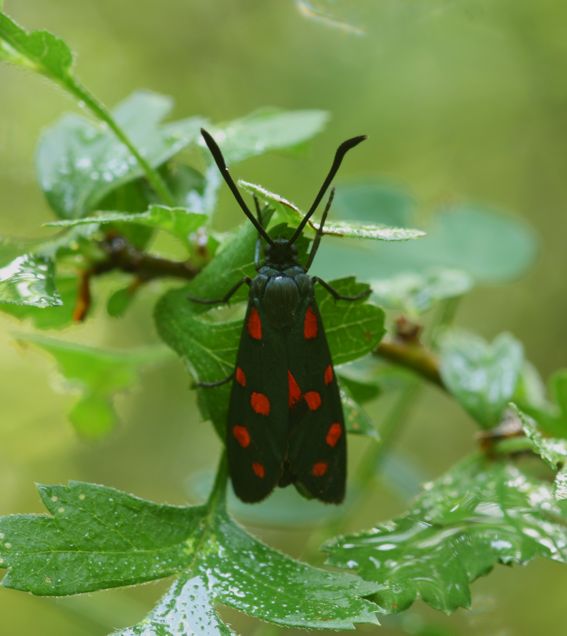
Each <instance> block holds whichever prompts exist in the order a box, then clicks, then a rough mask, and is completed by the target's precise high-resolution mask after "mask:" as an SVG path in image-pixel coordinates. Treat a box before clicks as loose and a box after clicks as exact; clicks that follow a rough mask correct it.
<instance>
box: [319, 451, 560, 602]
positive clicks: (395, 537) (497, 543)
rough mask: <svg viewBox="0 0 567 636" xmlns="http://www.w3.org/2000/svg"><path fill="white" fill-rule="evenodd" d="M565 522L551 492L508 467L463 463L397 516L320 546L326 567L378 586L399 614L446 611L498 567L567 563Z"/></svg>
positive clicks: (380, 597)
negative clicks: (419, 603) (427, 608)
mask: <svg viewBox="0 0 567 636" xmlns="http://www.w3.org/2000/svg"><path fill="white" fill-rule="evenodd" d="M566 521H567V517H566V516H565V513H562V511H561V509H560V508H559V507H558V506H557V503H556V502H555V501H554V498H553V494H552V491H551V488H550V487H549V485H548V484H546V483H545V482H542V481H539V480H537V479H534V478H532V477H530V476H529V475H528V474H526V473H524V472H522V471H521V470H520V469H519V468H517V467H516V466H514V465H513V464H509V463H507V462H501V461H494V462H492V461H490V460H487V459H484V458H481V457H472V458H469V459H466V460H464V461H463V462H461V463H460V464H458V465H457V466H455V467H454V468H453V469H452V470H450V471H449V472H448V473H447V474H446V475H444V476H443V477H440V478H439V479H437V480H436V481H435V482H433V483H431V484H427V485H426V488H425V490H424V492H423V493H422V494H421V495H420V496H419V497H418V498H417V500H416V501H415V502H414V503H413V505H412V507H411V509H410V510H408V512H407V513H405V514H404V515H403V516H401V517H399V518H397V519H394V520H392V521H388V522H386V523H382V524H379V525H377V526H376V527H374V528H372V529H371V530H368V531H365V532H360V533H356V534H352V535H346V536H343V537H339V538H337V539H335V540H333V541H332V542H330V543H329V544H327V545H326V546H325V551H326V552H327V553H328V555H329V558H328V562H329V563H330V564H331V565H334V566H338V567H343V568H349V569H352V570H356V571H357V572H358V573H359V574H360V575H361V576H362V577H363V578H364V579H366V580H367V581H374V582H376V583H377V584H378V585H379V590H378V592H377V594H376V596H375V600H376V602H377V603H378V604H379V605H380V607H381V608H382V610H383V611H384V612H386V613H391V612H400V611H403V610H404V609H406V608H408V607H409V606H410V605H411V604H412V603H413V602H414V601H415V600H416V599H417V598H421V599H422V600H423V601H425V602H426V603H428V604H429V605H431V606H432V607H434V608H435V609H439V610H442V611H444V612H451V611H454V610H456V609H457V608H459V607H468V606H469V605H470V600H471V599H470V589H469V583H471V582H472V581H474V580H475V579H476V578H478V577H479V576H483V575H486V574H488V573H489V572H490V570H491V569H492V568H493V567H494V565H496V564H497V563H503V564H506V565H512V564H523V563H526V562H527V561H530V560H531V559H533V558H535V557H537V556H541V557H545V558H548V559H553V560H555V561H561V562H563V563H564V562H566V561H567V543H566V540H565V539H566V532H565V523H566Z"/></svg>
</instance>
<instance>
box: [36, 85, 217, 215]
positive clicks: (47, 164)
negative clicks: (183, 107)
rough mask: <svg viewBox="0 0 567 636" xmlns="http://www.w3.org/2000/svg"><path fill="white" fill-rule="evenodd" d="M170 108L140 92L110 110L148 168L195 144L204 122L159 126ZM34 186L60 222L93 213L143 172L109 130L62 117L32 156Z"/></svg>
mask: <svg viewBox="0 0 567 636" xmlns="http://www.w3.org/2000/svg"><path fill="white" fill-rule="evenodd" d="M172 106H173V103H172V100H171V99H170V98H168V97H164V96H162V95H157V94H155V93H149V92H146V91H140V92H137V93H134V94H133V95H131V96H130V97H127V98H126V99H125V100H124V101H122V102H121V103H120V104H118V106H116V108H115V109H114V110H113V112H112V117H113V119H114V120H115V121H116V123H117V125H118V126H120V128H121V129H122V130H123V131H124V132H125V133H126V134H127V135H128V137H129V138H130V139H131V140H132V143H133V144H135V145H136V146H137V147H138V148H140V149H142V150H141V151H140V152H141V154H142V155H143V157H144V158H145V160H146V161H147V162H148V164H149V165H150V166H152V167H153V168H157V167H158V166H160V165H162V164H163V163H165V162H166V161H167V160H168V159H170V158H171V157H173V156H174V155H175V154H177V153H178V152H179V151H180V150H182V149H183V148H185V147H186V146H187V145H188V144H190V143H192V142H195V141H197V139H198V137H199V129H200V127H201V126H203V125H204V124H205V120H204V119H202V118H199V117H191V118H189V119H185V120H182V121H178V122H173V123H168V124H163V123H162V122H163V119H164V118H165V117H166V116H167V115H168V113H169V112H170V111H171V108H172ZM37 171H38V177H39V182H40V184H41V187H42V189H43V191H44V193H45V195H46V197H47V200H48V202H49V204H50V206H51V207H52V208H53V210H54V211H55V213H56V214H57V216H59V217H61V218H64V219H73V218H80V217H82V216H85V215H86V214H88V213H89V212H92V211H93V210H96V209H97V205H98V204H99V203H100V201H101V200H102V199H104V197H105V196H107V195H108V193H109V192H111V191H112V190H114V189H116V188H117V187H119V186H121V185H124V184H126V183H129V182H131V181H133V180H134V179H136V178H139V177H140V176H142V175H143V174H144V171H143V169H142V167H141V166H140V165H139V164H138V163H137V162H136V160H135V158H134V157H133V156H132V154H131V152H130V150H129V149H128V148H126V147H125V146H124V144H123V143H122V142H121V141H120V140H119V139H117V138H116V136H115V135H114V134H113V132H112V131H110V130H108V128H103V127H101V126H99V125H97V124H95V123H93V122H91V121H89V120H88V119H85V118H84V117H80V116H79V115H65V116H64V117H62V118H61V119H60V120H59V122H57V123H56V124H55V125H54V126H52V127H51V128H49V130H48V131H46V132H45V134H44V135H43V137H42V138H41V141H40V144H39V148H38V153H37Z"/></svg>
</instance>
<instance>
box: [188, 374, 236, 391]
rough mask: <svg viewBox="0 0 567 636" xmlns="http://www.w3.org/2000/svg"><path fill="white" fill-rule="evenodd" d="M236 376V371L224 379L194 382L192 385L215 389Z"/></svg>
mask: <svg viewBox="0 0 567 636" xmlns="http://www.w3.org/2000/svg"><path fill="white" fill-rule="evenodd" d="M233 378H234V371H233V372H232V373H231V374H230V375H228V376H227V377H226V378H223V379H222V380H216V381H215V382H194V383H193V384H192V385H191V388H192V389H214V388H215V387H217V386H222V385H223V384H226V383H227V382H230V381H231V380H232V379H233Z"/></svg>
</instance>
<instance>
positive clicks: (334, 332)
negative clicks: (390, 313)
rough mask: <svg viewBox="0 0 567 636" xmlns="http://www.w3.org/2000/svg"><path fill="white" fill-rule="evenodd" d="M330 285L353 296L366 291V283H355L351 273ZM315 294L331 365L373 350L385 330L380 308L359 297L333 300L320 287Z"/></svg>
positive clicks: (346, 294) (345, 294)
mask: <svg viewBox="0 0 567 636" xmlns="http://www.w3.org/2000/svg"><path fill="white" fill-rule="evenodd" d="M330 284H331V286H332V287H334V288H335V289H336V291H338V292H339V294H342V295H344V296H356V295H358V294H361V293H362V292H365V291H367V290H368V285H366V284H365V283H359V282H357V281H356V280H355V279H354V278H353V277H352V276H349V277H348V278H341V279H339V280H334V281H331V283H330ZM315 297H316V299H317V304H318V306H319V311H320V312H321V316H322V318H323V323H324V325H325V334H326V336H327V341H328V343H329V348H330V350H331V355H332V357H333V364H334V365H339V364H344V363H345V362H350V361H351V360H356V359H357V358H361V357H362V356H365V355H366V354H367V353H370V352H371V351H374V349H375V348H376V347H377V346H378V343H379V342H380V340H382V338H383V336H384V334H385V333H386V329H385V327H384V312H383V311H382V309H380V307H377V306H376V305H372V304H371V303H368V302H366V301H362V300H359V301H356V302H345V301H340V300H339V301H336V300H335V299H334V298H333V297H332V296H331V295H330V294H329V292H328V291H327V290H325V289H323V288H321V287H319V286H317V287H316V288H315Z"/></svg>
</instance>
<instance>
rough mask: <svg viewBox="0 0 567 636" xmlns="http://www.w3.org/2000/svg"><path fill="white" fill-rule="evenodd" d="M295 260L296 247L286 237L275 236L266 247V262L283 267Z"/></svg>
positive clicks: (292, 263) (279, 267) (293, 262)
mask: <svg viewBox="0 0 567 636" xmlns="http://www.w3.org/2000/svg"><path fill="white" fill-rule="evenodd" d="M296 262H297V248H296V247H295V245H294V244H293V243H290V242H289V241H288V240H287V239H283V238H277V239H274V241H273V243H271V244H270V245H268V246H267V248H266V263H269V264H270V265H272V266H274V267H277V268H278V269H284V268H285V267H289V266H290V265H294V264H295V263H296Z"/></svg>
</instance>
